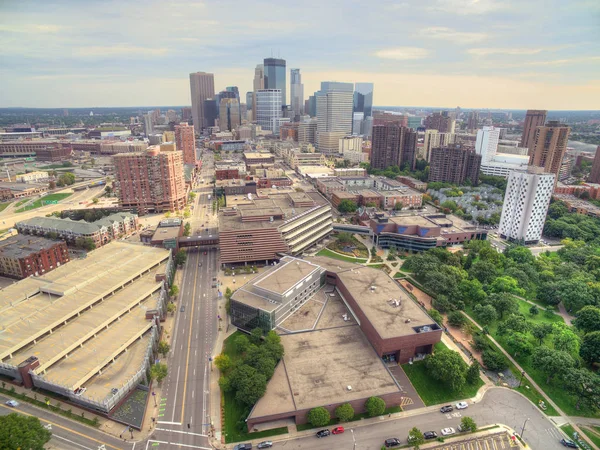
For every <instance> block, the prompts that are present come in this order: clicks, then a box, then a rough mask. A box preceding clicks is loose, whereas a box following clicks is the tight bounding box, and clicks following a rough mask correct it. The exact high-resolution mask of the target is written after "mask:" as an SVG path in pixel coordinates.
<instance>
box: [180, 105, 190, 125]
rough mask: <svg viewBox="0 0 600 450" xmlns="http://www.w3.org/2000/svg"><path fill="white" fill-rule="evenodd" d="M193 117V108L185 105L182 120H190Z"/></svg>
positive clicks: (182, 110) (182, 109)
mask: <svg viewBox="0 0 600 450" xmlns="http://www.w3.org/2000/svg"><path fill="white" fill-rule="evenodd" d="M191 119H192V108H188V107H187V106H184V107H183V108H181V120H183V121H184V122H189V121H190V120H191Z"/></svg>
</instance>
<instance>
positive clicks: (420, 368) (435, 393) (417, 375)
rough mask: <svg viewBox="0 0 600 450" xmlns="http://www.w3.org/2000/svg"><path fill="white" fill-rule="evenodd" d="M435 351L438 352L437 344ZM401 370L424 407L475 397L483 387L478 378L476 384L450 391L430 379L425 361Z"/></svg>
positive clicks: (408, 365)
mask: <svg viewBox="0 0 600 450" xmlns="http://www.w3.org/2000/svg"><path fill="white" fill-rule="evenodd" d="M442 345H443V344H442ZM444 347H445V345H444ZM436 350H438V348H437V344H436ZM402 369H404V372H406V375H407V376H408V378H409V379H410V382H411V383H412V384H413V386H414V387H415V389H416V390H417V392H418V393H419V396H420V397H421V399H422V400H423V402H424V403H425V405H426V406H431V405H438V404H440V403H448V402H453V401H456V400H463V399H465V398H471V397H475V395H476V394H477V391H478V390H479V388H480V387H481V386H483V380H482V379H481V378H480V379H479V381H478V382H477V383H476V384H465V385H464V387H463V388H462V389H460V390H457V391H455V390H450V389H449V388H448V387H447V386H445V385H444V384H443V383H441V382H440V381H439V380H436V379H434V378H433V377H431V374H430V373H429V371H428V369H427V368H426V367H425V361H417V362H415V363H412V364H403V365H402Z"/></svg>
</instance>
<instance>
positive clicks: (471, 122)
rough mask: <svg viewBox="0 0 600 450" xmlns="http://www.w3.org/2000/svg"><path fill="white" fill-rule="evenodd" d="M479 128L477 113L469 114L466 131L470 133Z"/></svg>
mask: <svg viewBox="0 0 600 450" xmlns="http://www.w3.org/2000/svg"><path fill="white" fill-rule="evenodd" d="M478 126H479V111H471V112H469V118H468V119H467V131H468V132H469V133H472V132H473V131H475V130H476V129H477V127H478Z"/></svg>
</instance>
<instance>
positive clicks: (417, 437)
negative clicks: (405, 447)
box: [408, 427, 425, 450]
mask: <svg viewBox="0 0 600 450" xmlns="http://www.w3.org/2000/svg"><path fill="white" fill-rule="evenodd" d="M408 443H409V444H410V445H412V446H413V447H414V448H415V450H419V448H420V446H421V445H423V444H424V443H425V436H423V433H421V430H419V429H418V428H417V427H413V428H412V429H411V430H410V431H409V432H408Z"/></svg>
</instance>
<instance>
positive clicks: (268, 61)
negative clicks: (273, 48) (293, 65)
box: [263, 58, 287, 107]
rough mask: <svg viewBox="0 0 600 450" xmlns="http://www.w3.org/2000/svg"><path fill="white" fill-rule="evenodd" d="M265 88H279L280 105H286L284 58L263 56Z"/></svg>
mask: <svg viewBox="0 0 600 450" xmlns="http://www.w3.org/2000/svg"><path fill="white" fill-rule="evenodd" d="M263 63H264V67H265V89H279V90H281V107H284V106H285V105H287V103H286V99H287V97H286V90H285V78H286V76H285V59H279V58H265V60H264V61H263Z"/></svg>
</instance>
